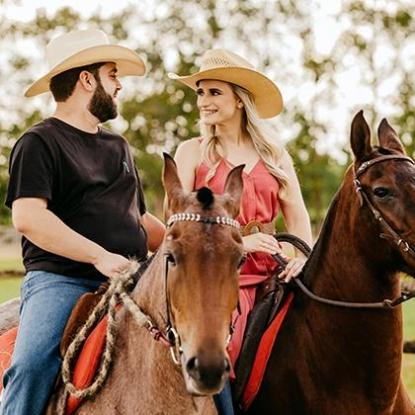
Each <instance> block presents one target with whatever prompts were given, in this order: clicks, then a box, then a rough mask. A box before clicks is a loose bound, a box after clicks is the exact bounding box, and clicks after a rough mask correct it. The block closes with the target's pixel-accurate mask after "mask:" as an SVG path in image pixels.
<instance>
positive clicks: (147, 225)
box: [141, 212, 166, 252]
mask: <svg viewBox="0 0 415 415" xmlns="http://www.w3.org/2000/svg"><path fill="white" fill-rule="evenodd" d="M141 224H142V225H143V227H144V229H145V230H146V232H147V238H148V239H147V244H148V249H149V250H150V251H151V252H154V251H156V250H157V249H158V247H159V246H160V245H161V243H162V242H163V238H164V234H165V232H166V227H165V226H164V224H163V222H161V221H160V220H159V219H157V218H156V217H155V216H154V215H152V214H151V213H148V212H146V213H144V215H143V216H141Z"/></svg>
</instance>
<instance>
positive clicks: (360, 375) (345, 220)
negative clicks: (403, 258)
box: [294, 185, 402, 402]
mask: <svg viewBox="0 0 415 415" xmlns="http://www.w3.org/2000/svg"><path fill="white" fill-rule="evenodd" d="M350 201H356V202H355V203H354V202H353V203H352V204H351V202H350ZM373 222H374V220H373V218H372V217H371V213H370V212H369V211H368V209H367V207H360V206H359V205H358V201H357V197H356V194H355V193H354V189H353V187H352V186H351V185H350V186H349V187H344V188H343V189H342V191H340V192H339V193H338V194H337V195H336V197H335V200H334V202H333V203H332V206H331V208H330V210H329V213H328V215H327V218H326V221H325V224H324V226H323V229H322V231H321V234H320V237H319V240H318V241H317V243H316V246H315V248H314V250H313V253H312V257H311V258H310V261H309V263H308V264H307V267H306V269H305V278H304V282H305V283H306V284H307V285H308V286H309V287H310V288H311V289H312V291H313V292H315V293H316V294H318V295H320V296H322V297H326V298H330V299H336V300H342V301H350V302H379V301H381V300H383V299H385V298H395V297H397V296H398V295H399V292H400V287H399V279H398V276H397V274H396V270H394V267H393V264H392V263H391V258H393V256H394V255H393V253H392V251H391V248H390V246H388V242H385V241H384V240H382V239H380V238H379V231H378V229H377V227H376V226H375V225H374V223H373ZM298 301H299V302H298V304H300V307H299V308H298V310H300V312H299V313H296V315H295V317H294V318H298V319H299V321H297V323H295V322H294V324H301V325H302V326H303V327H304V328H303V329H299V331H298V332H299V333H300V337H301V339H298V340H299V342H302V345H301V348H302V350H304V348H307V349H308V350H309V353H310V358H311V359H313V360H315V361H316V362H322V361H324V362H325V364H324V365H322V367H321V369H319V370H321V371H325V372H326V373H325V374H326V375H327V377H330V376H332V375H333V368H336V370H335V373H337V375H338V376H345V377H347V376H349V378H350V376H351V377H352V378H353V379H355V383H354V385H359V381H358V379H360V381H361V384H360V386H361V387H363V386H367V383H365V382H367V381H368V378H369V377H370V378H371V383H370V384H371V385H372V386H373V388H371V391H369V393H373V395H374V396H376V399H377V398H379V399H381V400H382V402H383V400H386V401H388V400H390V399H392V397H391V396H388V394H385V393H383V392H384V391H385V389H387V390H388V391H391V390H392V391H393V389H394V388H393V387H392V388H391V385H395V386H396V387H397V385H398V384H399V376H400V366H401V357H402V354H401V349H402V316H401V309H400V307H398V308H397V309H396V310H389V309H386V310H351V309H346V308H340V307H333V306H328V305H322V304H318V303H316V302H315V301H314V300H312V299H309V298H308V297H305V296H304V295H302V294H301V295H299V296H298ZM304 322H305V323H306V324H304ZM305 333H306V334H305ZM307 343H308V344H307ZM328 344H329V345H330V348H329V349H330V353H328V348H327V346H328ZM345 351H347V358H340V356H345ZM382 394H383V395H382Z"/></svg>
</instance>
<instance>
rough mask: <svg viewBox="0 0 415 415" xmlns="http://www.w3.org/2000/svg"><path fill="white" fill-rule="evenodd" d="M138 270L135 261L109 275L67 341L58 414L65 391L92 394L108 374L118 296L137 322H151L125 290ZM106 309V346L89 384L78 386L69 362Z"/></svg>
mask: <svg viewBox="0 0 415 415" xmlns="http://www.w3.org/2000/svg"><path fill="white" fill-rule="evenodd" d="M137 270H138V263H137V262H133V264H132V266H131V267H130V268H129V269H128V270H126V271H124V272H122V273H120V274H119V275H118V276H117V277H115V278H112V279H111V281H110V286H109V288H108V290H107V291H106V292H105V294H104V295H103V296H102V298H101V300H100V301H99V303H98V304H97V305H96V307H95V308H94V310H93V312H92V313H91V314H90V316H89V317H88V320H87V321H86V323H85V324H84V326H82V328H81V330H79V331H78V333H77V334H76V336H75V338H74V340H73V341H72V342H71V344H70V345H69V347H68V350H67V352H66V353H65V356H64V359H63V363H62V381H63V385H64V391H63V393H62V394H61V396H60V399H59V401H58V404H57V414H58V415H65V411H66V402H67V398H68V394H71V395H73V396H75V397H76V398H78V399H84V398H86V397H90V396H93V395H94V394H95V393H96V392H97V391H98V390H99V389H100V388H101V386H102V385H103V384H104V382H105V380H106V378H107V376H108V371H109V368H110V364H111V362H112V358H113V354H114V353H113V352H114V345H115V338H116V334H117V324H116V321H115V317H116V305H117V304H118V303H119V302H120V300H122V302H123V303H124V305H125V306H126V307H127V309H128V310H129V311H130V313H131V314H132V315H133V317H134V319H135V321H136V322H137V324H138V325H139V326H145V325H148V324H149V323H151V320H150V319H149V317H148V316H147V315H146V314H144V313H143V312H142V311H141V310H140V308H139V307H138V306H137V304H135V302H134V301H133V300H132V299H131V297H130V296H129V295H128V293H127V289H128V288H129V287H131V286H132V283H133V279H134V277H135V275H136V272H137ZM140 270H141V268H140ZM140 270H139V271H140ZM139 273H140V272H139ZM105 313H107V314H108V325H107V332H106V341H105V348H104V352H103V355H102V358H101V363H100V367H99V370H98V372H97V374H96V376H95V379H94V381H93V382H92V384H91V385H90V386H88V387H86V388H85V389H78V388H77V387H76V386H75V385H74V384H73V383H72V381H71V367H72V364H73V362H74V360H75V358H76V357H77V356H78V351H79V349H80V348H81V347H82V345H83V344H84V343H85V340H86V339H87V337H88V335H89V333H90V331H91V329H92V328H93V327H94V326H95V325H96V323H97V322H98V321H99V320H101V318H102V317H103V316H104V314H105Z"/></svg>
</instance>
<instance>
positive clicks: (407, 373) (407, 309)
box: [0, 259, 415, 402]
mask: <svg viewBox="0 0 415 415" xmlns="http://www.w3.org/2000/svg"><path fill="white" fill-rule="evenodd" d="M19 266H20V268H18V267H19ZM9 269H22V268H21V264H20V261H18V260H15V259H6V260H0V271H1V270H9ZM20 282H21V278H18V277H11V278H10V277H1V278H0V304H1V303H2V302H4V301H7V300H9V299H11V298H14V297H17V296H19V290H20ZM403 315H404V337H405V339H408V340H409V339H410V340H415V299H414V300H412V301H409V302H407V303H405V304H404V306H403ZM402 374H403V379H404V382H405V385H406V387H407V389H408V391H409V394H410V396H411V398H412V400H413V401H414V402H415V354H404V358H403V365H402Z"/></svg>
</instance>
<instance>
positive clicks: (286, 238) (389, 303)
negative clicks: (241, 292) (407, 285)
mask: <svg viewBox="0 0 415 415" xmlns="http://www.w3.org/2000/svg"><path fill="white" fill-rule="evenodd" d="M388 160H399V161H409V162H410V163H411V164H414V165H415V162H414V161H413V160H412V159H411V158H410V157H407V156H399V155H384V156H379V157H376V158H374V159H372V160H368V161H365V162H364V163H362V164H361V165H360V166H359V168H358V169H357V170H355V171H354V179H353V183H354V186H355V190H356V192H357V195H358V197H359V199H360V206H363V204H364V203H366V205H367V206H368V208H369V210H370V212H371V213H372V215H373V216H374V218H375V219H376V220H377V221H378V222H379V223H380V225H381V226H382V227H383V229H384V230H385V232H386V233H380V234H379V237H380V238H382V239H387V240H391V241H392V242H394V243H395V244H396V245H397V246H398V248H399V249H400V250H401V251H402V252H403V254H407V255H410V256H412V257H415V251H414V249H413V248H412V247H411V246H410V245H409V243H408V242H407V241H405V240H404V239H403V238H401V236H400V235H399V234H398V233H397V232H396V231H395V230H394V229H393V228H392V226H390V224H389V223H388V222H387V221H386V220H385V218H384V217H383V216H382V214H381V213H380V212H379V210H378V209H376V208H375V206H374V205H373V204H372V202H371V201H370V199H369V196H368V195H367V194H366V192H365V191H364V189H363V187H362V185H361V183H360V180H359V179H360V178H361V176H362V175H363V174H364V173H366V172H367V171H368V170H369V168H370V167H372V166H373V165H375V164H378V163H382V162H384V161H388ZM275 238H276V239H277V240H278V241H280V242H290V243H291V244H292V245H294V246H295V247H296V248H298V249H299V250H300V251H301V252H303V253H304V254H305V255H306V256H308V255H309V254H310V252H311V250H310V248H309V247H308V246H307V245H306V244H305V243H304V241H301V240H300V239H299V238H297V237H295V236H294V235H289V234H280V235H278V234H277V235H275ZM273 256H274V259H275V260H276V261H278V262H279V263H281V264H282V265H283V266H285V265H286V264H287V261H286V260H285V259H284V258H283V257H281V256H280V255H279V254H276V255H273ZM294 282H295V283H296V284H297V285H298V286H299V288H300V289H301V291H302V292H303V293H304V294H305V295H307V296H308V297H309V298H311V299H313V300H315V301H317V302H319V303H322V304H327V305H332V306H337V307H344V308H366V309H374V308H383V309H385V308H387V309H393V308H395V307H396V306H398V305H400V304H402V303H404V302H405V301H408V300H410V299H411V298H414V297H415V293H414V292H410V291H402V294H401V295H400V296H399V297H397V298H395V299H392V300H391V299H385V300H383V301H380V302H374V303H358V302H348V301H338V300H331V299H328V298H324V297H320V296H318V295H316V294H315V293H313V292H312V291H311V290H310V289H309V288H307V287H306V286H305V285H304V283H303V282H302V281H301V280H300V278H294Z"/></svg>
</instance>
